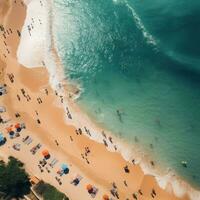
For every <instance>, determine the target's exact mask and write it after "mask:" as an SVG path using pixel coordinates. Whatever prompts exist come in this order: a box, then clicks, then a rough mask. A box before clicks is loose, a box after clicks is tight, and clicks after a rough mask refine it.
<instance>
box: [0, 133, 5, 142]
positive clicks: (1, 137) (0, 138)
mask: <svg viewBox="0 0 200 200" xmlns="http://www.w3.org/2000/svg"><path fill="white" fill-rule="evenodd" d="M3 141H4V137H3V134H2V133H0V142H3Z"/></svg>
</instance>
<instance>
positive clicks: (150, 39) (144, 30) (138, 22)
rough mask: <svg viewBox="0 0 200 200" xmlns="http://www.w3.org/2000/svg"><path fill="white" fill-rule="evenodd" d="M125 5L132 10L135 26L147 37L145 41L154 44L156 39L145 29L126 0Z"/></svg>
mask: <svg viewBox="0 0 200 200" xmlns="http://www.w3.org/2000/svg"><path fill="white" fill-rule="evenodd" d="M124 2H125V5H126V6H127V8H128V9H129V10H130V11H131V12H132V15H133V19H134V21H135V23H136V25H137V27H138V28H139V29H140V30H141V32H142V34H143V36H144V38H146V39H147V42H148V43H149V44H152V45H154V46H156V45H157V44H156V40H155V39H154V37H153V36H152V35H151V34H150V33H149V32H148V31H147V29H146V28H145V26H144V24H143V23H142V20H141V19H140V17H139V16H138V14H137V13H136V11H135V9H134V8H133V7H131V6H130V5H129V4H128V2H127V1H124Z"/></svg>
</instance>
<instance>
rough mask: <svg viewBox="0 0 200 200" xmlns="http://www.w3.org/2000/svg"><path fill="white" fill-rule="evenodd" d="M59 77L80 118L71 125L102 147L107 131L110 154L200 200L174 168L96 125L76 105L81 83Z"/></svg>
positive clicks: (64, 94) (62, 68) (63, 92)
mask: <svg viewBox="0 0 200 200" xmlns="http://www.w3.org/2000/svg"><path fill="white" fill-rule="evenodd" d="M51 5H52V3H51ZM51 9H53V8H51ZM51 12H52V11H51ZM51 17H53V16H51ZM52 23H53V20H52V21H51V24H52ZM55 34H56V33H55ZM50 35H51V38H53V44H52V45H53V51H54V53H55V54H56V57H57V59H56V61H58V63H59V64H58V65H57V67H59V68H61V70H59V72H61V71H62V72H64V66H63V64H62V63H61V58H60V55H59V53H58V49H57V46H56V43H55V38H54V37H55V36H54V35H53V31H51V33H50ZM152 44H154V43H152ZM55 63H57V62H55ZM58 77H59V80H63V91H61V95H63V96H65V97H66V105H69V107H70V108H71V111H72V113H73V115H74V114H75V115H76V120H72V121H71V120H68V119H67V116H66V123H69V124H71V125H73V126H74V127H78V126H79V127H80V124H81V127H82V128H84V126H86V127H90V130H92V132H93V133H94V134H93V137H92V136H88V135H87V134H85V135H86V136H87V137H89V138H90V139H92V140H94V141H95V142H98V143H102V144H103V140H104V139H105V137H102V132H106V136H107V138H108V137H111V138H112V139H113V141H114V142H115V143H114V144H113V143H110V146H109V145H108V147H106V148H107V150H108V151H111V152H117V153H120V154H121V156H122V157H123V158H124V159H125V160H126V161H128V162H129V163H132V162H131V161H132V159H133V158H134V160H135V164H138V165H139V166H140V167H141V169H142V171H143V172H144V174H145V175H152V176H154V177H155V179H156V181H157V183H158V185H159V186H160V187H161V188H162V189H165V190H166V189H167V187H168V185H169V184H171V185H173V186H172V189H173V191H174V193H175V194H176V192H177V197H184V195H185V194H189V196H190V198H191V199H192V200H193V197H192V195H193V194H194V193H196V192H197V194H195V197H194V200H197V197H198V199H200V191H199V190H197V189H194V187H192V186H191V185H190V183H188V182H187V181H186V180H183V179H182V178H181V177H179V176H178V175H177V174H176V173H175V172H174V171H173V170H172V169H167V168H165V167H164V166H162V169H161V166H156V167H155V166H152V165H151V164H150V162H151V161H152V159H151V156H150V155H148V154H147V152H141V151H140V150H139V151H140V152H138V149H137V147H135V146H134V147H133V146H132V144H131V143H128V142H127V141H126V140H125V139H123V138H120V137H119V136H117V135H115V134H114V133H112V132H110V131H108V130H107V128H106V127H102V126H101V125H100V124H98V123H97V122H95V120H94V119H91V118H90V117H89V116H88V115H87V113H86V112H84V111H83V108H80V106H79V105H77V103H76V100H77V99H78V98H79V96H80V95H81V87H80V85H78V83H72V82H71V80H69V79H66V78H65V77H64V78H63V73H59V75H58ZM59 84H60V83H59ZM65 84H66V85H67V84H69V85H73V86H74V85H75V86H74V87H75V88H76V89H77V88H78V90H79V92H80V94H78V96H77V95H76V94H75V92H74V94H73V91H72V94H71V95H72V96H73V95H74V97H73V98H69V97H68V98H67V96H68V95H70V92H71V91H69V90H68V89H66V88H67V87H65ZM60 89H61V88H60ZM75 91H76V90H75ZM71 100H72V101H71ZM66 105H64V106H63V109H65V107H66ZM77 119H78V120H77ZM83 119H84V120H83ZM95 132H97V133H95ZM115 145H116V146H117V150H115V148H114V146H115ZM127 150H128V151H127ZM133 155H134V156H133ZM164 171H165V172H164ZM176 190H178V191H176ZM181 190H182V191H181ZM179 191H181V192H179ZM180 193H182V194H180Z"/></svg>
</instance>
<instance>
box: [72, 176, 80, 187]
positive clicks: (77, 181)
mask: <svg viewBox="0 0 200 200" xmlns="http://www.w3.org/2000/svg"><path fill="white" fill-rule="evenodd" d="M82 178H83V177H82V176H80V175H77V176H76V177H75V178H74V179H73V180H72V181H71V182H70V183H71V184H73V185H74V186H77V185H78V184H79V183H80V181H81V179H82Z"/></svg>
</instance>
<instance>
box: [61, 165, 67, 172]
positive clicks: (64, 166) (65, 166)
mask: <svg viewBox="0 0 200 200" xmlns="http://www.w3.org/2000/svg"><path fill="white" fill-rule="evenodd" d="M61 169H62V170H63V172H64V173H65V174H67V173H69V168H68V166H67V165H66V164H62V165H61Z"/></svg>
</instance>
